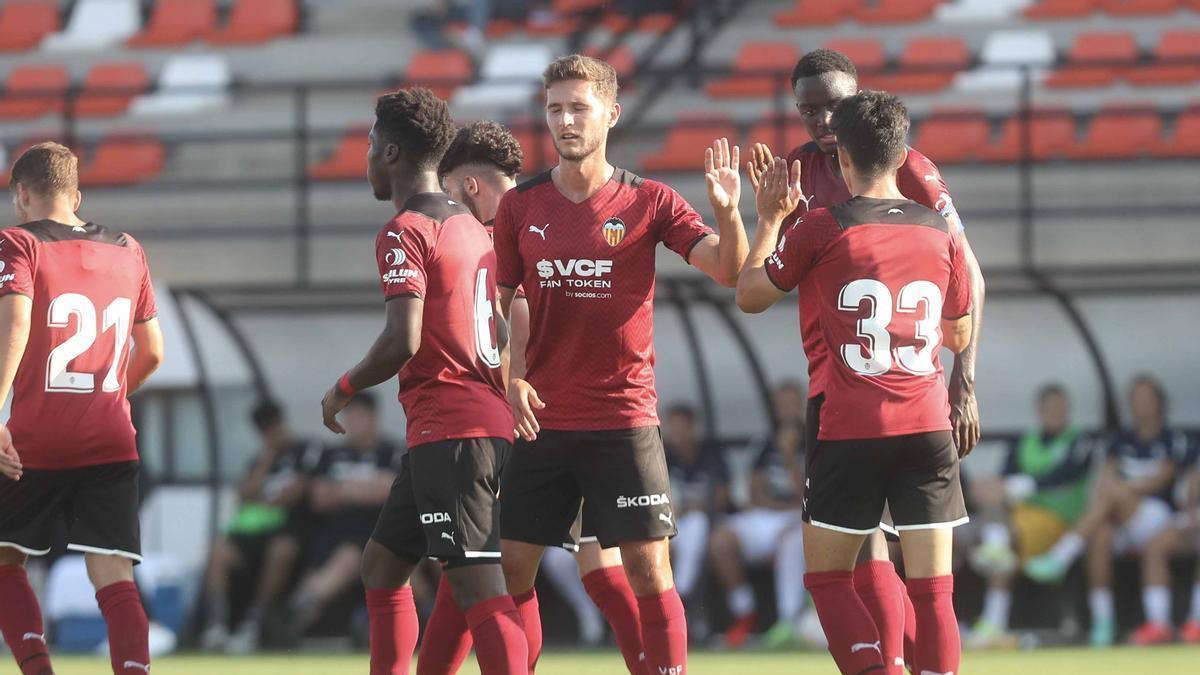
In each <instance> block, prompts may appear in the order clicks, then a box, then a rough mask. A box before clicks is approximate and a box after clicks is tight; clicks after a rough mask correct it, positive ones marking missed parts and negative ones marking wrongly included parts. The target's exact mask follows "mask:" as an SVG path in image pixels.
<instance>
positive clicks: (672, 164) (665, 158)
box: [642, 114, 739, 171]
mask: <svg viewBox="0 0 1200 675" xmlns="http://www.w3.org/2000/svg"><path fill="white" fill-rule="evenodd" d="M722 137H724V138H738V137H739V134H738V131H737V127H736V126H734V124H733V121H732V120H730V119H729V118H728V117H724V116H719V115H707V114H687V115H683V116H681V117H680V119H679V122H678V124H676V126H674V127H673V128H672V129H671V130H670V131H669V132H667V138H666V140H665V141H664V142H663V144H662V147H661V148H660V149H659V150H658V151H657V152H654V153H651V154H649V155H645V156H643V157H642V168H643V169H644V170H646V171H689V170H693V171H694V170H695V168H696V166H697V161H698V159H697V158H698V157H700V158H702V157H703V154H702V153H703V149H704V148H706V147H708V146H710V145H711V144H712V141H713V139H714V138H722Z"/></svg>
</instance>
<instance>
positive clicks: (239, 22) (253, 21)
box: [207, 0, 300, 45]
mask: <svg viewBox="0 0 1200 675" xmlns="http://www.w3.org/2000/svg"><path fill="white" fill-rule="evenodd" d="M299 24H300V10H299V9H298V8H297V7H296V0H238V3H237V4H236V5H234V6H233V10H232V11H231V12H230V13H229V21H228V22H227V23H226V24H225V26H224V27H223V28H218V29H216V30H213V31H211V32H209V33H208V35H207V39H208V41H209V42H211V43H212V44H216V45H248V44H261V43H263V42H267V41H269V40H273V39H275V38H277V37H280V36H282V35H288V34H290V33H294V32H295V31H296V28H297V27H298V26H299Z"/></svg>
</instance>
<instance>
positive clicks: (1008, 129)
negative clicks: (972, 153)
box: [981, 108, 1075, 162]
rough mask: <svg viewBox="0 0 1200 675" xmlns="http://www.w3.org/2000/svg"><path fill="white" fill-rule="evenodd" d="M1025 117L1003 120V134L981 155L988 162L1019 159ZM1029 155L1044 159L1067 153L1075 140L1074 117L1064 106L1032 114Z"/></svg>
mask: <svg viewBox="0 0 1200 675" xmlns="http://www.w3.org/2000/svg"><path fill="white" fill-rule="evenodd" d="M1023 123H1024V122H1023V120H1022V119H1021V118H1020V117H1013V118H1010V119H1008V120H1006V121H1005V122H1004V125H1003V127H1002V130H1001V132H1000V138H999V139H998V140H997V141H996V142H995V143H994V144H992V145H990V146H988V147H987V148H985V149H984V150H983V151H982V153H981V158H982V159H983V160H985V161H988V162H1016V161H1018V160H1020V158H1021V156H1022V147H1023V142H1022V134H1023V133H1024V130H1023V127H1022V125H1023ZM1029 138H1030V146H1029V157H1030V158H1031V159H1033V160H1034V161H1045V160H1048V159H1056V158H1060V157H1063V156H1065V154H1066V153H1067V151H1068V149H1069V148H1071V147H1072V144H1073V143H1074V142H1075V118H1074V117H1073V116H1072V115H1071V113H1070V112H1069V111H1067V110H1065V109H1061V108H1041V109H1037V110H1033V111H1031V112H1030V114H1029Z"/></svg>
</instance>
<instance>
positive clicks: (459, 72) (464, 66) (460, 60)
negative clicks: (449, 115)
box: [404, 49, 475, 99]
mask: <svg viewBox="0 0 1200 675" xmlns="http://www.w3.org/2000/svg"><path fill="white" fill-rule="evenodd" d="M474 76H475V67H474V65H472V64H471V57H470V55H469V54H467V53H466V52H463V51H458V50H454V49H447V50H442V51H426V52H418V53H417V54H416V55H414V56H413V58H412V60H411V61H409V62H408V67H407V68H405V69H404V79H405V81H406V83H408V84H419V85H421V86H424V87H429V89H430V90H432V91H433V93H434V94H436V95H437V96H438V97H439V98H442V99H449V98H450V97H451V96H452V95H453V94H454V92H455V90H457V89H458V88H459V87H461V86H463V85H464V84H467V83H468V82H470V81H471V79H472V78H474Z"/></svg>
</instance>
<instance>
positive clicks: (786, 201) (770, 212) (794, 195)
mask: <svg viewBox="0 0 1200 675" xmlns="http://www.w3.org/2000/svg"><path fill="white" fill-rule="evenodd" d="M759 182H760V184H759V188H758V195H757V196H756V199H755V205H756V206H757V207H758V217H759V220H763V221H769V222H773V223H782V222H783V219H784V218H786V217H787V216H788V214H789V213H791V212H792V211H795V210H796V207H797V206H798V205H799V204H800V198H801V197H802V196H803V193H802V192H801V191H800V160H796V161H795V162H792V172H791V174H790V175H789V174H788V165H787V161H786V160H784V159H782V158H780V157H776V158H775V159H774V161H772V162H771V163H770V164H769V165H768V166H767V169H766V172H765V173H763V174H762V175H761V176H760V177H759Z"/></svg>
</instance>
